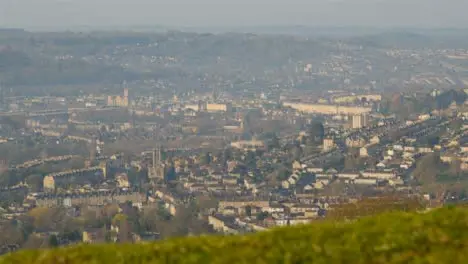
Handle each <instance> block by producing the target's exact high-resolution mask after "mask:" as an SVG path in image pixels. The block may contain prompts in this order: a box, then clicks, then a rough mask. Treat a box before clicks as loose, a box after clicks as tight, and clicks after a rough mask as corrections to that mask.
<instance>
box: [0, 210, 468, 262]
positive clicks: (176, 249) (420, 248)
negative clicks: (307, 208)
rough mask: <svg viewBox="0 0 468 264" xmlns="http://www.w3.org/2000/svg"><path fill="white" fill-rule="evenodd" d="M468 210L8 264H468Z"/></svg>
mask: <svg viewBox="0 0 468 264" xmlns="http://www.w3.org/2000/svg"><path fill="white" fill-rule="evenodd" d="M466 230H468V210H466V209H455V208H444V209H438V210H435V211H432V212H429V213H419V214H418V213H414V214H409V213H390V214H384V215H380V216H374V217H370V218H364V219H361V220H358V221H357V222H355V223H351V224H349V223H348V224H347V223H338V224H337V223H316V224H313V225H306V226H295V227H289V228H280V229H276V230H272V231H267V232H262V233H257V234H253V235H246V236H213V237H191V238H182V239H173V240H169V241H163V242H159V243H154V244H151V243H150V244H138V245H114V244H113V245H92V246H91V245H81V246H76V247H71V248H60V249H54V250H42V251H24V252H18V253H14V254H12V255H8V256H5V257H3V258H1V259H0V263H17V264H27V263H35V264H41V263H44V264H45V263H68V264H73V263H77V264H78V263H114V264H117V263H331V264H334V263H343V264H348V263H362V264H364V263H373V264H375V263H382V264H384V263H385V264H388V263H401V264H403V263H404V264H407V263H454V264H455V263H468V232H467V231H466Z"/></svg>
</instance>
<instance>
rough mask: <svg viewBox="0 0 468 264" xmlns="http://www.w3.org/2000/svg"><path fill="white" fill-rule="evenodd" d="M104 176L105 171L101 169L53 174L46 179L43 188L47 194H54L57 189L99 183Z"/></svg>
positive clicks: (94, 168) (93, 168)
mask: <svg viewBox="0 0 468 264" xmlns="http://www.w3.org/2000/svg"><path fill="white" fill-rule="evenodd" d="M104 175H105V173H104V170H103V168H101V167H91V168H86V169H80V170H68V171H63V172H58V173H52V174H49V175H47V176H45V177H44V180H43V188H44V191H46V192H54V191H55V190H56V189H57V188H60V187H61V188H67V187H69V186H71V185H74V184H76V185H84V184H89V183H91V184H93V183H98V182H99V181H101V180H102V179H103V178H104Z"/></svg>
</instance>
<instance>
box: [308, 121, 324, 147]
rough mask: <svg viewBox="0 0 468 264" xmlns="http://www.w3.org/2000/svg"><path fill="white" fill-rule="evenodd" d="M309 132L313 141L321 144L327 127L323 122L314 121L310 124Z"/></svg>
mask: <svg viewBox="0 0 468 264" xmlns="http://www.w3.org/2000/svg"><path fill="white" fill-rule="evenodd" d="M307 133H308V135H309V137H310V139H311V141H312V142H313V143H318V144H320V143H321V142H322V140H323V138H324V137H325V128H324V126H323V124H322V122H319V121H314V122H312V123H311V124H310V126H309V128H308V130H307Z"/></svg>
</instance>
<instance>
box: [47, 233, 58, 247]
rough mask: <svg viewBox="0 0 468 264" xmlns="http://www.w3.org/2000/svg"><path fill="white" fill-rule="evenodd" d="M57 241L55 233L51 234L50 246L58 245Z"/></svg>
mask: <svg viewBox="0 0 468 264" xmlns="http://www.w3.org/2000/svg"><path fill="white" fill-rule="evenodd" d="M58 245H59V241H58V238H57V236H56V235H51V236H50V237H49V246H50V247H58Z"/></svg>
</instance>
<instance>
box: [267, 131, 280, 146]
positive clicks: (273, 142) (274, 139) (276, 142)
mask: <svg viewBox="0 0 468 264" xmlns="http://www.w3.org/2000/svg"><path fill="white" fill-rule="evenodd" d="M280 147H281V144H280V140H279V138H278V136H277V135H276V134H274V135H273V136H272V137H271V139H270V142H269V144H268V149H270V150H272V149H278V148H280Z"/></svg>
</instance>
